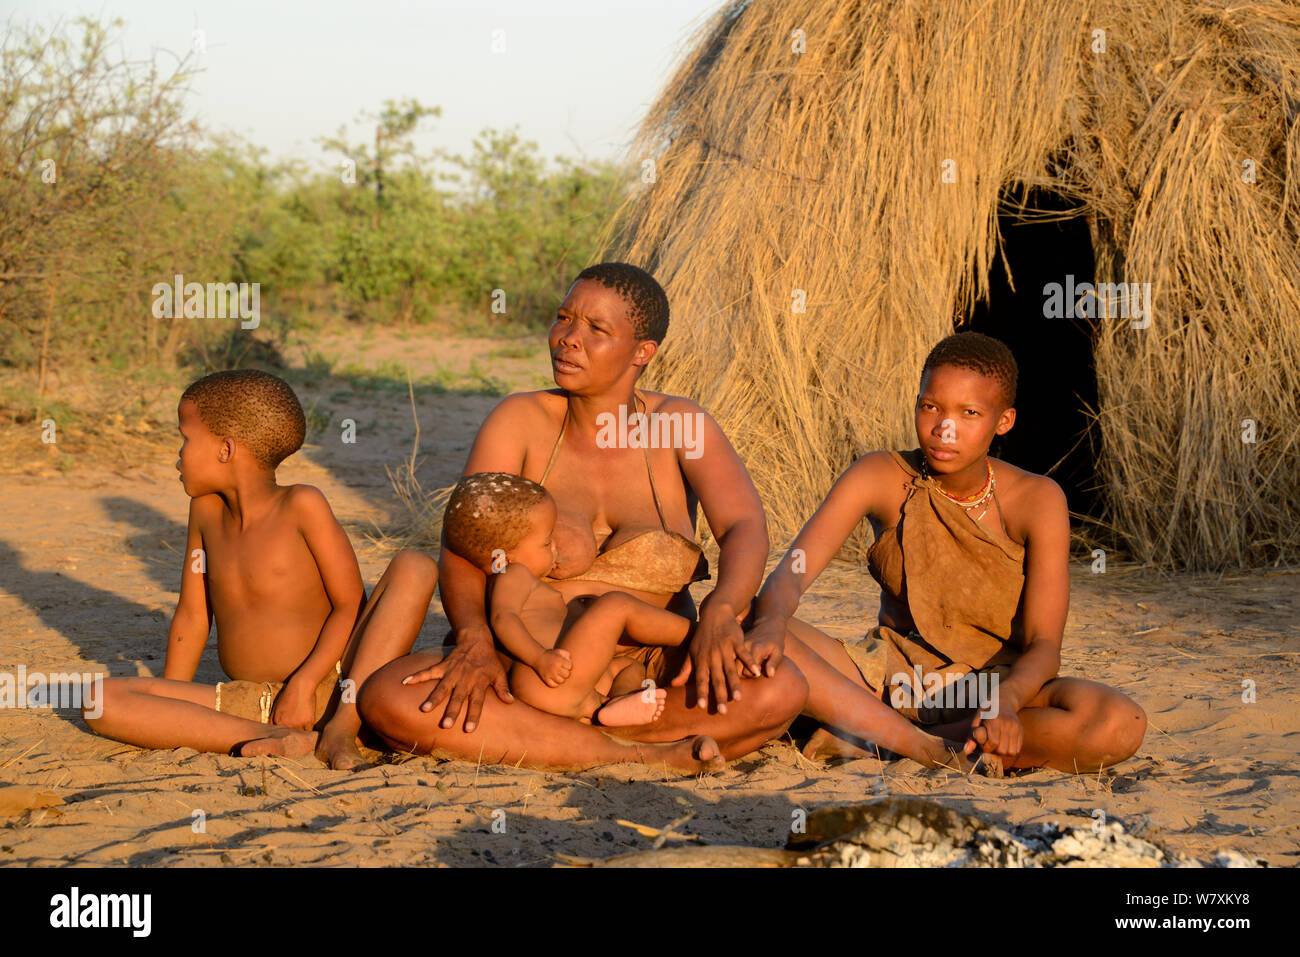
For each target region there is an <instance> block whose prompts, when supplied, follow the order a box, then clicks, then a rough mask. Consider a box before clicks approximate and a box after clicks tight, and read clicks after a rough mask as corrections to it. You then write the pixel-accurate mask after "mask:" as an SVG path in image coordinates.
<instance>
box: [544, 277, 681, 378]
mask: <svg viewBox="0 0 1300 957" xmlns="http://www.w3.org/2000/svg"><path fill="white" fill-rule="evenodd" d="M548 341H549V343H550V347H551V370H552V372H553V373H554V376H555V384H556V385H558V386H559V387H560V388H561V389H564V390H565V391H567V392H573V393H576V394H579V395H593V394H599V393H601V392H604V391H607V390H610V389H612V388H613V387H615V386H616V385H617V384H618V383H619V380H620V379H622V378H623V377H625V376H628V375H629V374H630V375H631V378H632V381H635V380H636V376H637V374H638V373H639V372H640V370H641V369H642V368H644V367H645V365H646V363H647V362H649V361H650V357H651V356H653V355H654V354H655V350H656V348H657V346H656V345H655V343H654V342H653V341H651V340H641V341H638V340H637V338H636V332H635V331H634V330H633V328H632V323H631V321H630V320H629V319H628V318H627V304H626V303H625V302H624V301H623V297H622V296H620V295H619V294H618V293H617V292H615V291H614V290H612V289H607V288H605V286H603V285H601V284H600V283H599V282H596V281H595V280H592V279H583V280H580V281H579V282H576V283H574V284H573V286H572V287H571V288H570V289H569V294H568V295H567V296H566V297H565V298H564V302H562V303H560V307H559V309H557V310H556V313H555V322H554V323H552V325H551V331H550V334H549V336H548Z"/></svg>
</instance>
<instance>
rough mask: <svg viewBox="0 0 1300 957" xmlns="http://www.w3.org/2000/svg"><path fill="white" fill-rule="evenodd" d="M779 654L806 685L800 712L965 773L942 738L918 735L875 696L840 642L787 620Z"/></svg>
mask: <svg viewBox="0 0 1300 957" xmlns="http://www.w3.org/2000/svg"><path fill="white" fill-rule="evenodd" d="M785 656H786V658H788V659H789V660H791V661H793V662H794V663H795V664H796V665H798V666H799V670H800V671H802V672H803V674H804V677H805V678H806V679H807V681H808V703H807V705H806V706H805V708H804V712H803V713H804V714H806V715H808V716H809V717H812V718H815V719H817V720H818V721H820V722H821V723H822V724H825V725H828V726H830V727H831V728H834V729H837V730H839V731H842V732H845V733H847V734H849V735H851V736H853V737H855V738H860V739H862V740H864V741H871V742H874V743H875V744H876V745H877V746H878V747H881V748H888V749H889V750H890V751H896V752H897V753H899V754H902V755H905V756H907V757H909V758H912V759H913V760H915V761H919V762H921V763H922V764H925V765H927V766H929V767H940V766H942V767H951V768H956V769H960V770H963V771H965V770H969V767H970V762H969V761H968V760H966V759H964V758H962V757H961V756H960V754H954V753H953V751H952V749H951V748H950V747H949V745H948V744H947V743H946V742H945V741H944V740H943V739H942V738H938V737H936V736H935V735H932V734H927V733H926V732H924V731H922V730H921V729H920V728H918V727H917V726H916V725H914V724H912V722H910V721H908V720H907V719H906V718H904V717H903V716H902V715H901V714H899V713H898V712H897V711H895V710H894V709H893V708H891V707H889V705H887V704H885V703H884V702H883V701H881V700H880V699H879V698H878V697H876V696H875V694H873V693H872V691H871V689H870V688H868V687H867V684H866V682H865V681H863V680H862V675H861V674H859V673H858V670H857V668H855V667H854V665H853V660H852V659H851V658H849V655H848V652H846V651H845V650H844V646H843V645H842V644H841V643H840V642H838V641H836V640H835V639H833V638H830V637H827V636H826V635H825V634H823V633H822V632H820V631H818V630H817V629H816V628H814V627H813V626H812V625H810V624H808V623H807V622H804V621H800V620H799V619H797V618H793V619H791V620H790V628H789V631H788V632H787V634H786V643H785Z"/></svg>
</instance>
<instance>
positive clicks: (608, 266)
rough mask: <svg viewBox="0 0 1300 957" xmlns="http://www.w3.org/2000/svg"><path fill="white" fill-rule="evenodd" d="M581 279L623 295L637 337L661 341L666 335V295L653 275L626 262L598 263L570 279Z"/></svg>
mask: <svg viewBox="0 0 1300 957" xmlns="http://www.w3.org/2000/svg"><path fill="white" fill-rule="evenodd" d="M583 279H590V280H592V281H593V282H598V283H600V284H601V285H602V286H604V287H605V288H606V289H612V290H613V291H614V292H616V293H618V294H619V295H620V296H621V297H622V298H623V302H624V303H626V304H627V319H628V322H630V323H632V330H633V332H634V333H635V334H636V337H637V338H638V339H653V340H654V341H655V342H657V343H659V344H661V345H662V344H663V341H664V336H666V335H667V334H668V294H667V293H665V292H664V287H663V286H661V285H659V281H658V280H657V279H655V277H654V276H652V275H650V274H649V273H648V272H646V271H645V270H644V269H642V268H640V267H639V266H633V265H631V264H630V263H598V264H596V265H595V266H588V267H587V268H586V269H584V270H583V271H582V272H580V273H578V278H577V279H575V280H573V281H574V283H577V282H579V281H581V280H583ZM569 288H570V289H572V288H573V286H572V285H570V287H569Z"/></svg>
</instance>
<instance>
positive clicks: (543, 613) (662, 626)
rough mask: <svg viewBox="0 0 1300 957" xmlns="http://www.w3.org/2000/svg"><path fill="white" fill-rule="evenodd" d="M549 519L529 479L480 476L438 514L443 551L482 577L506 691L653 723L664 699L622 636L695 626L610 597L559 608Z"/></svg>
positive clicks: (541, 702) (675, 639)
mask: <svg viewBox="0 0 1300 957" xmlns="http://www.w3.org/2000/svg"><path fill="white" fill-rule="evenodd" d="M555 516H556V508H555V501H554V500H553V499H552V498H551V496H550V494H549V493H548V492H547V491H546V489H544V488H542V486H540V485H538V484H537V483H536V482H533V481H530V480H529V479H526V478H522V477H521V476H518V475H510V474H509V473H506V472H480V473H478V474H475V475H467V476H465V477H464V478H463V479H461V480H460V483H459V484H458V485H457V486H456V488H455V489H454V490H453V492H452V494H451V498H450V500H449V501H448V502H447V509H446V512H445V514H444V517H443V529H444V531H445V533H446V541H447V546H448V547H449V548H450V549H451V550H452V551H453V552H455V553H456V554H457V555H460V556H461V557H463V558H465V559H466V560H468V561H472V562H474V563H475V564H476V565H478V566H479V567H480V568H481V569H482V570H483V571H484V572H486V573H488V585H487V587H488V595H487V604H488V616H489V621H490V622H491V625H492V630H493V632H494V633H495V634H496V637H497V639H498V640H499V641H500V642H501V644H502V645H503V646H505V648H506V650H507V651H509V652H510V654H511V655H513V656H514V658H515V664H514V666H513V667H512V668H511V670H510V690H511V691H512V692H514V694H515V695H516V696H517V697H518V698H520V699H521V700H522V701H525V702H527V703H528V704H530V705H532V706H533V707H535V708H538V709H540V710H542V711H547V712H550V713H551V714H558V715H564V716H566V717H572V718H578V719H579V720H582V721H588V722H591V723H592V724H600V725H604V726H607V727H620V726H621V727H627V726H631V725H644V724H650V723H651V722H653V721H654V720H655V719H656V718H658V717H659V715H660V714H661V713H662V712H663V709H664V700H665V699H666V697H667V693H666V692H665V691H664V690H663V689H662V688H656V687H655V686H654V682H653V681H649V680H647V679H646V673H645V668H644V666H643V665H642V664H641V663H640V662H638V661H635V660H633V659H632V658H628V657H621V656H619V655H618V653H617V652H618V646H619V640H620V639H621V638H622V637H623V636H624V635H627V637H628V638H629V639H630V640H631V641H633V642H635V643H636V644H639V645H663V646H669V645H672V646H675V645H680V644H682V643H683V642H685V641H686V640H687V639H688V638H689V637H690V634H691V631H692V629H693V627H694V623H693V622H691V621H690V620H689V619H686V618H683V617H682V616H681V615H676V614H673V613H672V612H670V611H666V610H664V609H662V608H656V607H655V606H654V605H650V604H647V603H646V602H643V601H641V600H640V599H637V598H634V597H632V596H631V595H628V594H626V593H624V592H617V591H611V592H606V593H605V594H603V595H599V596H597V597H595V598H591V599H582V600H576V599H575V600H574V601H573V602H572V603H570V604H568V605H566V603H565V600H564V597H563V596H562V595H561V594H560V593H559V592H558V591H557V590H556V589H554V588H552V587H551V586H550V585H548V584H546V583H545V582H543V581H542V580H541V579H542V578H543V577H544V576H545V575H546V574H547V573H548V572H550V570H551V569H552V568H553V567H554V565H555V545H554V544H553V543H552V541H551V533H552V531H553V530H554V528H555Z"/></svg>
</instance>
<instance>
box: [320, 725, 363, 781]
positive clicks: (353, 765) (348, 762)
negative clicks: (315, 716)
mask: <svg viewBox="0 0 1300 957" xmlns="http://www.w3.org/2000/svg"><path fill="white" fill-rule="evenodd" d="M316 757H317V758H318V759H319V760H320V761H322V762H323V763H324V764H325V765H326V766H328V767H330V768H333V769H334V770H335V771H355V770H356V769H357V768H359V767H361V766H363V765H364V764H365V763H366V759H365V758H363V757H362V756H361V751H360V750H359V749H358V748H357V736H356V735H355V734H354V733H353V732H352V729H351V728H337V727H335V726H334V725H333V724H327V725H325V727H324V728H323V729H321V733H320V740H319V741H317V742H316Z"/></svg>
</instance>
